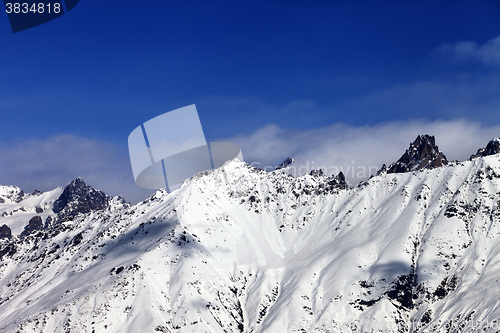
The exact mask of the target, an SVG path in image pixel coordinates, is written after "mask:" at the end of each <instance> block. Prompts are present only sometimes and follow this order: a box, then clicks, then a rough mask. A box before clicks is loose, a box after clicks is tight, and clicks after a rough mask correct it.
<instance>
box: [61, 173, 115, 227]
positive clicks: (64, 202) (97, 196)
mask: <svg viewBox="0 0 500 333" xmlns="http://www.w3.org/2000/svg"><path fill="white" fill-rule="evenodd" d="M108 206H109V198H108V196H107V195H106V194H104V192H102V191H99V190H96V189H94V188H93V187H91V186H89V185H87V184H85V182H84V181H83V180H82V179H81V178H77V179H75V180H74V181H72V182H71V183H70V184H69V185H68V186H66V187H65V188H64V191H63V193H62V194H61V196H60V197H59V198H58V199H57V200H56V201H55V202H54V207H53V208H52V210H53V211H54V213H57V214H58V216H59V218H63V217H66V216H76V215H78V214H80V213H88V212H91V211H94V210H104V209H106V208H108Z"/></svg>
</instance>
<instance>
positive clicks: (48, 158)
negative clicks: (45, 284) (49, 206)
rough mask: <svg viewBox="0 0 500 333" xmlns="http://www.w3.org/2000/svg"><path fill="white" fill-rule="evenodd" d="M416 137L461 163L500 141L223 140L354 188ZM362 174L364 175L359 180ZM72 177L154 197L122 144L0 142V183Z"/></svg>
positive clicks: (288, 136)
mask: <svg viewBox="0 0 500 333" xmlns="http://www.w3.org/2000/svg"><path fill="white" fill-rule="evenodd" d="M418 134H431V135H435V136H436V143H437V144H438V146H439V148H440V150H441V151H443V152H444V153H445V154H446V156H447V157H448V159H450V160H453V159H459V160H465V159H467V158H468V157H469V156H470V155H471V154H473V153H475V152H476V150H477V149H478V148H481V147H485V146H486V144H487V142H488V141H489V140H490V139H492V138H493V137H498V136H500V126H496V127H485V126H482V125H481V124H480V123H472V122H469V121H466V120H461V119H458V120H453V121H435V122H425V121H408V122H388V123H384V124H378V125H374V126H359V127H355V126H347V125H343V124H331V125H328V126H324V127H321V128H315V129H308V130H291V129H284V128H280V127H278V126H276V125H267V126H264V127H262V128H259V129H257V130H256V131H255V132H253V133H251V134H249V135H238V136H236V137H232V138H227V139H224V140H225V141H228V142H235V143H238V144H239V145H240V147H241V148H242V152H243V156H244V158H245V161H247V162H248V163H252V162H259V163H260V165H256V166H259V167H262V168H263V167H266V166H271V167H274V166H276V165H277V164H279V163H281V161H282V160H283V159H285V158H286V157H287V156H291V157H293V158H295V159H296V161H297V164H296V166H297V168H298V167H300V166H308V167H307V170H310V169H312V168H315V169H317V168H319V167H323V169H324V171H327V172H329V173H330V174H333V173H335V174H336V173H338V171H340V170H343V172H344V173H345V174H346V176H347V179H348V180H349V181H350V182H351V184H353V185H355V184H356V183H357V182H359V181H360V180H361V179H365V178H366V177H368V176H369V174H368V172H370V173H374V172H375V171H376V170H378V168H380V167H381V165H382V164H383V163H385V164H389V163H391V162H394V161H396V160H397V159H398V158H399V157H400V156H401V155H402V154H403V153H404V151H405V150H406V149H407V148H408V145H409V143H410V142H412V141H413V140H414V139H415V137H416V136H417V135H418ZM325 167H326V169H325ZM370 167H371V169H370ZM361 168H364V169H361ZM301 171H303V172H305V171H306V168H303V169H302V170H301ZM361 171H364V172H365V173H366V174H361V175H359V174H358V173H360V172H361ZM76 177H82V178H83V179H84V180H85V181H86V182H87V184H89V185H92V186H93V187H95V188H97V189H100V190H102V191H104V192H105V193H107V194H110V195H118V194H122V195H124V196H125V198H126V199H127V200H129V201H130V202H132V203H136V202H139V201H141V200H144V199H145V198H147V196H148V195H149V194H151V193H152V192H153V191H151V190H144V189H141V188H139V187H138V186H137V185H136V184H135V182H134V179H133V175H132V170H131V166H130V161H129V157H128V151H127V150H126V147H119V146H116V145H114V144H112V143H109V142H103V141H99V140H95V139H87V138H82V137H77V136H74V135H57V136H52V137H49V138H47V139H45V140H39V139H25V140H17V141H14V142H11V143H9V144H7V143H0V184H4V185H17V186H19V187H21V188H22V189H24V190H25V191H27V192H31V191H33V190H34V189H40V190H44V191H46V190H51V189H54V188H56V187H57V186H65V185H66V184H68V183H69V182H70V181H71V180H73V179H75V178H76Z"/></svg>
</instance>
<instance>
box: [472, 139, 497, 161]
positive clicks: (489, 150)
mask: <svg viewBox="0 0 500 333" xmlns="http://www.w3.org/2000/svg"><path fill="white" fill-rule="evenodd" d="M498 153H500V138H496V139H493V140H490V142H488V144H487V145H486V148H481V149H478V150H477V153H476V154H474V155H471V157H470V158H469V160H473V159H474V158H478V157H481V156H490V155H495V154H498Z"/></svg>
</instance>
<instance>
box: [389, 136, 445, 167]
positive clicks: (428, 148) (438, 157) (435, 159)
mask: <svg viewBox="0 0 500 333" xmlns="http://www.w3.org/2000/svg"><path fill="white" fill-rule="evenodd" d="M446 164H448V160H447V159H446V156H445V155H444V154H443V153H442V152H440V151H439V148H438V146H436V142H435V138H434V136H430V135H427V134H425V135H419V136H418V137H417V138H416V139H415V141H413V143H411V144H410V147H409V148H408V149H407V150H406V152H405V153H404V154H403V156H401V158H400V159H399V160H398V161H397V162H395V163H392V164H391V165H390V166H389V168H388V169H387V173H402V172H408V171H415V170H420V169H433V168H437V167H440V166H442V165H446Z"/></svg>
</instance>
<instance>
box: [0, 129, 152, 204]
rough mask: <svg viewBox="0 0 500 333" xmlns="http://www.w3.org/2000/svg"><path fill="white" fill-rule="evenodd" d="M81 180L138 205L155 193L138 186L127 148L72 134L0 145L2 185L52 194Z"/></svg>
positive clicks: (0, 176) (1, 143)
mask: <svg viewBox="0 0 500 333" xmlns="http://www.w3.org/2000/svg"><path fill="white" fill-rule="evenodd" d="M77 177H81V178H83V180H84V181H85V182H86V183H87V184H88V185H91V186H93V187H94V188H97V189H100V190H102V191H104V192H105V193H106V194H109V195H123V196H124V197H125V199H127V200H128V201H130V202H134V203H136V202H138V201H140V200H144V199H145V198H146V197H147V196H148V195H149V194H150V193H152V192H153V191H148V190H143V189H141V188H139V187H137V185H136V184H135V182H134V177H133V175H132V169H131V166H130V160H129V157H128V151H127V150H126V147H125V148H123V147H118V146H117V145H115V144H112V143H109V142H104V141H99V140H96V139H88V138H83V137H78V136H75V135H71V134H62V135H56V136H52V137H49V138H47V139H44V140H40V139H21V140H15V141H13V142H10V143H5V142H0V184H2V185H16V186H19V187H20V188H21V189H23V190H24V191H25V192H32V191H34V190H35V189H38V190H42V191H48V190H52V189H54V188H56V187H58V186H66V185H67V184H68V183H70V182H71V181H72V180H73V179H75V178H77Z"/></svg>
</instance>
